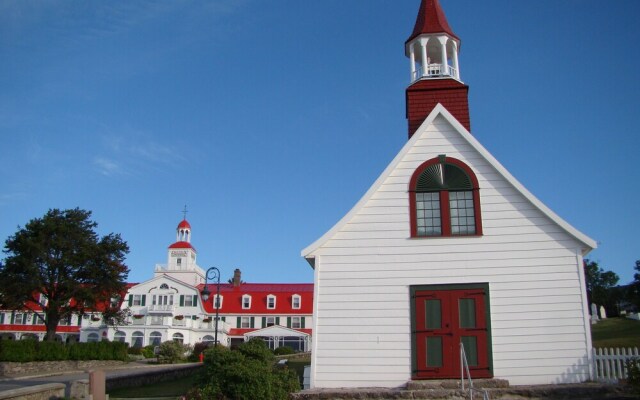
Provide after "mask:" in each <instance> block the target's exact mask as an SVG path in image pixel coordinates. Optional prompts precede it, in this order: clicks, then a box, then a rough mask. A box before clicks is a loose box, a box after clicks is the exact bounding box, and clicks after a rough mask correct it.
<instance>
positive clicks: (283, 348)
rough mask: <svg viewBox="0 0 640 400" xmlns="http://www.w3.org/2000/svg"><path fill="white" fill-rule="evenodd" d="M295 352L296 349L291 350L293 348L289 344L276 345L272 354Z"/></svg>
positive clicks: (283, 354) (279, 354)
mask: <svg viewBox="0 0 640 400" xmlns="http://www.w3.org/2000/svg"><path fill="white" fill-rule="evenodd" d="M295 352H296V351H295V350H293V349H292V348H291V347H289V346H281V347H278V348H277V349H275V350H274V351H273V354H275V355H276V356H286V355H288V354H293V353H295Z"/></svg>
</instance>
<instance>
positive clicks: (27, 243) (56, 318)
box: [0, 208, 129, 341]
mask: <svg viewBox="0 0 640 400" xmlns="http://www.w3.org/2000/svg"><path fill="white" fill-rule="evenodd" d="M90 218H91V212H90V211H85V210H81V209H79V208H75V209H68V210H58V209H51V210H49V211H48V212H47V213H46V214H45V215H44V216H43V217H42V218H34V219H32V220H31V221H29V222H28V223H27V224H26V226H25V227H24V228H20V227H18V231H17V232H16V233H15V234H14V235H12V236H10V237H9V238H8V239H7V240H6V242H5V248H4V253H5V254H6V258H5V260H4V262H3V263H2V265H0V288H2V290H1V293H0V305H2V306H3V307H4V308H6V309H27V310H31V311H36V310H37V308H40V309H41V310H42V313H43V314H44V315H41V314H38V318H40V319H42V320H43V321H44V324H45V326H46V330H47V334H46V340H49V341H53V340H54V339H55V332H56V328H57V326H58V323H59V322H60V320H62V319H63V318H69V317H70V316H71V315H73V314H84V313H85V312H86V311H87V310H96V309H99V310H101V311H104V313H105V315H107V316H109V318H112V319H113V318H114V316H115V315H117V311H116V309H117V306H118V304H114V302H112V299H117V298H119V296H121V295H122V293H124V292H125V290H126V286H125V285H126V279H127V276H128V274H129V268H128V267H127V266H126V265H125V264H124V258H125V256H126V254H127V253H128V252H129V247H128V246H127V243H126V242H124V241H123V240H122V239H121V237H120V235H119V234H113V233H110V234H108V235H106V236H103V237H99V236H98V234H97V233H96V232H95V229H96V227H97V226H98V224H97V223H96V222H94V221H92V220H91V219H90Z"/></svg>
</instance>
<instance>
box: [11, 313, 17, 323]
mask: <svg viewBox="0 0 640 400" xmlns="http://www.w3.org/2000/svg"><path fill="white" fill-rule="evenodd" d="M15 322H16V313H15V312H12V313H11V325H13V324H15Z"/></svg>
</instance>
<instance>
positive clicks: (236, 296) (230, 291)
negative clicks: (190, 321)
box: [198, 283, 313, 315]
mask: <svg viewBox="0 0 640 400" xmlns="http://www.w3.org/2000/svg"><path fill="white" fill-rule="evenodd" d="M203 288H204V285H199V286H198V291H199V292H201V291H202V289H203ZM207 289H209V291H210V292H211V294H210V295H209V299H208V300H207V301H203V302H202V304H204V308H205V310H206V312H207V313H209V314H215V312H216V309H215V308H214V307H213V300H214V298H215V294H216V285H215V284H212V283H208V284H207ZM244 295H249V296H251V306H250V307H249V308H242V297H243V296H244ZM269 295H273V296H275V298H276V304H275V307H274V308H267V296H269ZM294 295H298V296H300V308H293V303H292V301H293V300H292V298H293V296H294ZM220 296H221V297H222V306H221V307H220V310H219V312H220V313H225V314H248V315H269V314H272V315H304V314H313V284H312V283H243V284H240V286H233V284H231V283H224V284H220Z"/></svg>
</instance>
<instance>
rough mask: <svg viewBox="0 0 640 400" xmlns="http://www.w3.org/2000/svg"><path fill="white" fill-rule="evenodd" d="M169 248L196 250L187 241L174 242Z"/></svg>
mask: <svg viewBox="0 0 640 400" xmlns="http://www.w3.org/2000/svg"><path fill="white" fill-rule="evenodd" d="M169 248H170V249H193V250H194V251H195V250H196V248H195V247H193V246H192V245H191V243H189V242H175V243H174V244H172V245H171V246H169Z"/></svg>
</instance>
